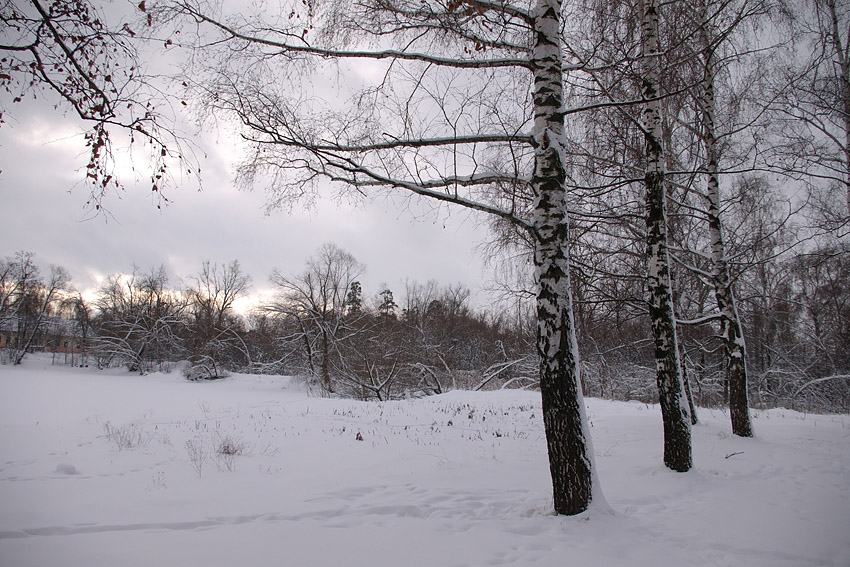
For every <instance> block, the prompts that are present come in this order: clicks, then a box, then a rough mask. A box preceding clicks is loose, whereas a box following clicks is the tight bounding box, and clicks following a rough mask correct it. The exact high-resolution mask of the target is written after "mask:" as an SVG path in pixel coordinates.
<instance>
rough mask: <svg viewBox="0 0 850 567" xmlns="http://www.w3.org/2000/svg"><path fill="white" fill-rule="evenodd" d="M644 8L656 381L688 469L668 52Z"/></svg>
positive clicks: (667, 458) (668, 444) (667, 428)
mask: <svg viewBox="0 0 850 567" xmlns="http://www.w3.org/2000/svg"><path fill="white" fill-rule="evenodd" d="M640 10H641V12H640V13H641V32H642V36H641V48H642V60H643V97H644V100H646V101H647V102H646V103H645V105H644V110H643V113H642V115H641V126H642V128H643V131H644V140H645V144H646V169H645V177H644V183H645V186H646V229H647V233H646V239H647V287H648V291H649V314H650V319H651V321H652V334H653V337H654V339H655V366H656V380H657V383H658V394H659V400H660V402H661V415H662V419H663V422H664V464H665V465H667V467H668V468H670V469H672V470H675V471H679V472H684V471H688V470H690V468H691V466H692V464H693V458H692V454H691V422H690V410H689V408H688V404H687V400H686V399H685V395H684V383H683V381H682V369H681V363H680V360H679V344H678V340H677V338H676V319H675V314H674V311H673V299H672V291H671V286H670V263H669V257H668V252H667V215H666V199H667V193H666V187H665V182H664V151H663V148H662V145H661V139H662V134H661V101H660V99H659V98H658V97H659V85H660V66H661V62H660V58H661V56H662V55H661V47H660V41H659V36H658V19H659V18H658V5H657V2H656V0H643V1H642V2H641V3H640Z"/></svg>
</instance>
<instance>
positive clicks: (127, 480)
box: [0, 358, 850, 567]
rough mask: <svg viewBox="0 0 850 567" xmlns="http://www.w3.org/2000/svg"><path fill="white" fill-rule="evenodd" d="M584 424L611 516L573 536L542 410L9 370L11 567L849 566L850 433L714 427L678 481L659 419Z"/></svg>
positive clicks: (1, 382)
mask: <svg viewBox="0 0 850 567" xmlns="http://www.w3.org/2000/svg"><path fill="white" fill-rule="evenodd" d="M588 414H589V416H590V419H591V422H592V429H591V431H592V433H593V440H594V446H595V450H596V454H597V465H598V468H599V474H600V477H601V481H602V487H603V491H604V492H605V496H606V498H607V501H608V504H609V505H610V509H608V508H605V507H600V508H598V509H595V510H593V511H592V512H589V513H587V514H585V515H582V516H580V517H577V518H563V517H555V516H553V515H552V514H551V513H550V507H551V505H550V495H549V492H550V487H549V477H548V470H547V461H546V456H545V453H544V451H545V444H544V442H543V431H542V423H541V419H540V406H539V395H538V394H536V393H532V392H517V391H512V392H491V393H469V392H452V393H449V394H445V395H442V396H436V397H432V398H427V399H422V400H410V401H399V402H388V403H361V402H356V401H351V400H334V399H319V398H315V397H311V396H309V395H308V394H307V393H306V392H305V391H304V389H303V388H301V387H300V385H299V384H298V383H295V382H293V381H291V380H290V379H288V378H281V377H269V376H244V375H243V376H234V377H232V378H230V379H228V380H225V381H219V382H214V383H189V382H186V381H185V380H183V379H182V378H181V377H180V376H179V374H178V373H173V374H155V375H150V376H137V375H132V374H127V373H125V372H121V371H110V372H105V373H104V372H96V371H93V370H89V369H68V368H62V367H53V366H50V365H49V363H47V362H45V361H43V360H39V359H37V358H36V359H32V360H30V361H28V362H27V363H26V364H25V365H24V366H23V367H17V368H16V367H9V366H0V432H2V433H0V565H2V566H3V567H6V566H8V567H18V566H20V567H25V566H39V567H42V566H50V565H62V566H63V567H68V566H99V565H108V566H111V567H112V566H114V567H130V566H144V567H148V566H151V565H157V566H171V565H174V566H177V565H180V566H194V565H199V566H200V565H202V566H204V567H213V566H219V565H220V566H233V565H245V567H255V566H264V565H276V566H279V565H291V566H326V565H327V566H331V565H333V566H340V565H345V566H360V565H362V566H369V567H383V566H393V567H396V566H400V565H405V566H434V567H444V566H453V565H457V566H467V565H508V564H513V565H541V566H542V565H547V566H548V565H551V566H559V567H563V566H569V565H585V566H588V565H589V566H594V565H600V566H603V565H604V566H611V565H629V566H653V567H657V566H660V565H676V564H678V565H689V566H701V565H706V566H708V565H711V566H712V567H721V566H725V565H728V566H733V565H736V566H737V565H739V566H748V567H750V566H753V567H755V566H765V567H767V566H770V567H785V566H787V567H792V566H793V567H805V566H848V565H850V417H849V416H814V415H803V414H798V413H795V412H792V411H787V410H772V411H769V412H755V416H756V419H755V426H756V433H757V438H756V439H739V438H734V437H732V436H731V433H730V428H729V424H728V418H727V416H725V415H724V414H723V413H722V412H720V411H716V410H715V411H710V410H702V412H701V418H702V423H701V424H700V425H698V426H696V427H695V428H694V454H695V463H696V468H695V470H694V471H692V472H689V473H686V474H677V473H673V472H670V471H668V470H666V469H665V468H664V467H663V465H662V464H661V418H660V415H659V410H658V408H657V406H647V405H644V404H637V403H618V402H609V401H604V400H596V399H591V400H588ZM228 445H229V446H231V447H233V448H235V449H237V451H236V452H237V453H240V454H234V455H229V456H228V455H220V454H217V453H216V450H217V449H220V448H222V447H223V446H228ZM204 452H205V453H206V455H202V453H204ZM199 468H200V474H199V470H198V469H199Z"/></svg>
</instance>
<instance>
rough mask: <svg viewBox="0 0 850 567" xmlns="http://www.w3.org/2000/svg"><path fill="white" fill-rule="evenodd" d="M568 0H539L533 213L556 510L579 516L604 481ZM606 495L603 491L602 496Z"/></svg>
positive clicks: (546, 422) (540, 350) (542, 374)
mask: <svg viewBox="0 0 850 567" xmlns="http://www.w3.org/2000/svg"><path fill="white" fill-rule="evenodd" d="M560 13H561V3H560V1H559V0H538V3H537V15H536V18H535V43H534V52H533V56H532V57H533V63H534V64H533V71H534V131H533V138H534V151H535V154H534V164H535V167H534V175H533V178H532V187H533V190H534V194H535V201H534V215H533V219H532V225H533V232H534V238H535V249H534V265H535V276H536V280H537V284H538V292H537V351H538V354H539V355H540V361H541V362H540V390H541V394H542V401H543V422H544V426H545V430H546V442H547V446H548V450H549V469H550V472H551V475H552V486H553V495H554V501H555V512H556V513H558V514H569V515H572V514H578V513H580V512H583V511H585V510H586V509H587V508H588V506H589V505H590V502H591V501H592V500H593V499H594V496H595V495H596V494H595V493H596V492H597V490H595V489H594V485H595V484H597V482H596V479H595V474H594V464H593V449H592V445H591V441H590V435H589V431H588V426H587V419H586V416H585V411H584V400H583V396H582V391H581V380H580V375H579V354H578V344H577V342H576V337H575V323H574V320H573V309H572V297H571V288H570V270H569V262H570V259H569V248H568V245H567V242H568V239H567V237H568V236H569V219H568V217H567V199H566V197H567V195H566V191H565V188H564V184H565V180H566V170H565V164H564V162H563V152H562V150H561V144H562V137H563V130H564V116H563V113H562V106H563V87H562V62H561V48H560V44H559V42H558V37H559V18H560ZM600 496H601V495H600Z"/></svg>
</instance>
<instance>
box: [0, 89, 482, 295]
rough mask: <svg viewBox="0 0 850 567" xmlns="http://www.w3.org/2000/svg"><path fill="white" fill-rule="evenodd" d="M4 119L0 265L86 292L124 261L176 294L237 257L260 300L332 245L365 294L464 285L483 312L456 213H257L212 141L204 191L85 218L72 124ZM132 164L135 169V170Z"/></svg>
mask: <svg viewBox="0 0 850 567" xmlns="http://www.w3.org/2000/svg"><path fill="white" fill-rule="evenodd" d="M10 110H11V111H12V112H7V113H6V114H5V116H4V118H5V119H6V123H5V124H3V125H2V126H0V170H2V173H0V202H2V205H0V242H2V245H0V256H2V257H5V256H12V255H13V254H14V253H15V252H16V251H19V250H26V251H31V252H34V253H35V254H36V255H37V258H38V260H39V263H40V265H41V266H42V269H43V270H45V271H46V269H47V266H48V265H49V264H58V265H62V266H64V267H66V268H67V269H68V270H69V271H70V273H71V275H72V277H73V280H74V285H75V286H76V288H77V289H80V290H83V291H86V290H93V289H96V287H97V286H98V284H99V282H101V281H102V279H103V278H104V277H106V276H107V275H109V274H113V273H119V272H129V271H130V270H131V269H132V266H133V264H134V263H135V264H136V265H138V266H139V268H141V269H142V270H147V269H149V268H152V267H157V266H159V265H160V264H164V265H165V266H166V268H167V270H168V272H169V274H170V276H171V282H172V284H174V285H177V284H178V283H179V279H180V278H187V277H189V276H191V275H192V274H194V273H197V271H198V270H199V268H200V266H201V262H202V261H204V260H210V261H211V262H218V263H224V262H229V261H230V260H233V259H238V260H239V261H240V263H241V264H242V267H243V269H244V271H245V272H246V273H248V274H250V275H251V276H252V278H253V281H254V286H253V290H252V292H253V293H254V294H255V295H256V294H262V293H264V292H267V289H268V287H269V284H268V276H269V274H270V273H271V271H272V269H274V268H277V269H279V270H280V271H281V272H282V273H284V274H297V273H300V272H301V271H302V270H303V268H304V263H305V260H306V259H307V258H308V257H309V256H310V255H311V254H313V252H314V251H315V250H316V249H317V248H318V247H319V246H320V245H321V244H322V243H323V242H334V243H336V244H337V245H339V246H340V247H342V248H343V249H345V250H347V251H348V252H350V253H352V254H353V255H354V256H355V257H356V258H357V259H358V260H360V261H361V262H362V263H364V264H366V266H367V272H366V274H365V275H364V277H363V278H361V281H362V284H363V289H364V293H365V294H366V295H367V296H372V295H374V294H377V293H378V291H379V289H378V287H379V286H380V284H382V283H386V284H388V285H389V287H390V289H392V290H393V291H394V292H395V293H396V297H397V298H399V299H400V298H401V297H402V295H403V289H404V286H403V283H402V282H403V280H405V279H406V278H407V279H410V280H415V281H419V282H423V283H424V282H425V281H427V280H429V279H436V280H437V281H439V282H440V283H443V284H453V283H458V282H460V283H463V284H465V285H467V286H468V287H469V288H470V289H471V290H472V291H473V293H475V294H476V302H477V303H485V302H486V293H482V292H481V290H482V289H483V288H484V287H486V279H487V272H486V270H485V268H484V265H483V261H482V259H481V257H480V252H479V251H477V250H476V245H478V244H480V242H481V241H482V240H483V239H484V238H485V236H486V230H485V228H484V227H483V226H482V225H481V223H480V220H481V219H480V218H476V217H474V216H470V214H469V213H467V212H465V211H462V210H456V209H455V210H451V211H449V210H446V209H444V210H443V211H442V212H441V213H439V214H433V213H431V214H425V213H423V212H422V210H419V211H418V212H416V211H410V210H409V207H406V206H405V205H404V204H403V203H393V202H388V201H386V200H382V201H378V202H373V203H368V204H365V205H360V206H357V207H355V206H351V205H347V204H344V203H337V202H335V201H333V200H332V199H329V198H328V199H324V200H321V201H320V202H319V203H317V205H316V207H315V208H314V209H313V210H303V209H296V210H294V211H293V212H292V213H287V212H285V211H279V212H274V213H272V214H270V215H266V214H265V208H264V202H265V196H264V195H263V193H262V191H261V190H257V191H255V192H245V191H239V190H237V189H235V188H234V187H233V184H232V180H233V175H232V166H233V165H234V163H235V161H236V158H237V157H238V156H237V155H234V151H233V149H232V148H233V146H232V144H231V143H229V141H228V138H227V136H226V135H219V136H218V137H217V138H212V137H211V136H207V138H209V140H208V141H206V142H204V146H203V147H204V150H206V151H207V152H208V153H209V157H208V158H206V159H205V160H204V161H203V163H202V169H203V171H204V172H205V173H204V177H203V190H202V191H200V192H199V191H198V190H197V185H196V184H192V183H191V182H188V181H187V182H186V183H185V184H182V185H181V186H179V187H176V188H172V189H171V190H170V191H169V192H168V196H169V197H170V198H171V203H170V204H169V205H168V206H164V207H163V208H162V210H158V209H157V207H156V204H157V203H156V201H155V200H154V199H152V198H151V195H150V189H149V185H148V186H145V185H144V184H139V185H138V186H137V187H132V186H128V190H127V191H126V192H124V193H123V194H121V195H118V194H113V195H111V196H109V197H108V198H107V200H106V201H105V202H104V205H105V207H106V208H107V209H108V210H109V214H108V215H104V214H101V215H99V216H95V217H93V218H92V214H91V213H90V211H88V210H87V209H86V208H85V203H86V198H87V191H86V188H85V187H84V186H82V184H80V181H81V179H82V178H83V173H82V170H81V168H82V167H84V166H85V164H86V161H87V160H86V158H87V154H86V153H85V147H84V145H83V142H82V136H81V134H80V131H81V130H80V127H79V125H76V124H75V123H74V122H73V120H71V119H70V118H67V117H64V118H63V116H62V114H61V112H60V111H57V110H55V109H54V108H53V106H52V105H51V104H49V103H47V102H45V103H43V104H40V103H39V102H38V101H36V102H32V101H27V102H24V103H23V104H19V105H16V106H13V107H12V108H11V109H10ZM137 165H139V167H140V169H141V170H142V171H144V170H143V168H144V165H145V164H144V163H138V164H137ZM125 180H127V179H126V178H125ZM413 208H416V204H414V205H413ZM420 209H421V207H420Z"/></svg>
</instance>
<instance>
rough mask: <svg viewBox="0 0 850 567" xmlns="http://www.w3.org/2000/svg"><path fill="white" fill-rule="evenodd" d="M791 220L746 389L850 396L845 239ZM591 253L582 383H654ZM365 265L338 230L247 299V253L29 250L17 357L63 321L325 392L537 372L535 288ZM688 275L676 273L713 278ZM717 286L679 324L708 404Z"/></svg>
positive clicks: (645, 338)
mask: <svg viewBox="0 0 850 567" xmlns="http://www.w3.org/2000/svg"><path fill="white" fill-rule="evenodd" d="M744 216H745V217H747V218H749V219H750V220H751V221H752V222H756V221H753V219H752V216H751V215H747V214H744ZM758 222H763V219H762V221H758ZM762 228H764V227H762ZM748 230H750V231H755V229H754V227H752V226H750V227H749V229H748ZM784 232H786V230H785V229H780V230H775V231H773V232H772V235H771V237H770V238H769V239H768V238H760V239H758V249H757V250H752V251H749V252H747V256H749V257H751V258H752V260H751V261H750V262H749V263H748V268H747V269H745V270H742V271H741V272H740V273H736V276H735V280H736V289H737V290H738V294H737V296H738V297H739V298H740V301H739V316H740V319H741V322H742V326H743V328H744V329H746V330H747V331H746V332H745V339H746V343H747V344H748V345H749V349H748V359H747V364H748V368H749V371H750V374H751V378H750V381H749V388H748V398H749V400H750V401H751V404H752V405H755V406H757V407H776V406H785V407H792V408H797V409H802V410H806V411H848V410H850V378H848V376H850V332H848V329H850V325H848V321H850V286H848V285H847V283H846V282H847V281H850V254H848V251H847V250H846V249H840V248H835V247H828V248H818V249H815V250H810V249H801V250H799V251H796V252H795V251H792V252H787V251H785V248H786V246H787V241H788V238H789V236H788V235H786V234H783V233H784ZM742 254H743V253H742ZM587 267H588V266H584V267H583V268H582V269H579V268H578V267H577V268H574V270H573V273H574V276H575V277H574V278H573V282H574V298H575V305H576V325H577V329H578V336H579V337H580V340H579V350H580V352H581V356H582V360H583V363H582V388H583V390H584V392H585V394H586V395H591V396H598V397H603V398H611V399H619V400H641V401H646V402H652V401H655V400H656V399H657V398H656V396H657V392H656V390H655V387H654V378H653V376H654V375H653V372H652V370H651V367H652V365H653V357H654V348H655V347H654V345H653V341H652V339H651V333H650V330H649V328H650V325H649V317H648V313H647V310H646V309H645V308H642V307H641V304H640V301H639V300H637V297H639V296H640V293H641V289H642V284H641V282H640V281H639V278H631V279H630V280H627V279H626V278H615V277H611V274H610V272H607V271H606V273H605V274H599V273H596V272H592V271H590V270H588V269H586V268H587ZM606 270H611V267H610V266H609V267H608V268H606ZM364 271H365V267H364V266H363V265H362V264H360V263H359V262H358V261H357V260H356V259H355V258H354V257H352V256H351V255H350V254H349V253H347V252H345V251H344V250H342V249H340V248H339V247H337V246H335V245H333V244H325V245H323V246H322V247H321V248H319V250H317V251H316V253H315V254H314V256H312V257H311V258H309V259H308V260H307V261H306V264H305V269H304V271H303V272H301V273H299V274H290V275H283V274H281V273H280V272H278V271H274V272H273V274H272V276H271V277H270V280H269V281H270V283H271V284H272V285H273V286H274V288H275V289H276V292H277V293H276V295H275V297H274V298H273V299H272V300H270V301H268V302H267V303H266V304H264V305H259V306H256V307H255V308H253V309H252V310H251V311H250V312H248V313H244V314H240V313H236V312H235V311H234V310H233V303H234V300H236V299H237V298H239V297H243V296H245V295H247V294H248V293H249V290H250V287H251V278H250V276H249V275H247V274H245V273H243V271H242V269H241V266H240V264H239V262H238V261H232V262H230V263H227V264H215V263H211V262H203V263H202V265H201V269H200V270H199V271H198V273H196V274H194V275H193V276H191V277H188V278H186V280H185V281H184V282H183V283H182V284H181V285H178V286H174V287H172V286H171V282H170V281H169V277H168V274H167V273H166V271H165V270H164V268H158V269H150V270H148V271H144V270H140V269H138V268H134V269H133V270H132V271H131V272H130V273H128V274H115V275H112V276H109V277H108V278H107V279H106V280H105V282H104V283H103V284H102V286H101V287H100V289H99V290H97V292H96V293H95V294H94V295H93V296H89V299H86V298H85V297H83V296H82V294H81V293H80V292H79V291H77V290H75V289H74V288H73V286H72V282H71V278H70V276H69V275H68V272H67V270H65V269H64V268H61V267H56V266H51V267H50V272H49V275H48V276H47V277H43V276H42V275H41V271H40V269H39V267H38V265H37V262H36V258H35V255H34V254H32V253H29V252H19V253H17V254H15V255H14V256H11V257H6V258H4V259H2V260H0V289H2V296H0V299H2V301H0V334H2V335H3V346H4V350H3V360H4V361H5V362H10V363H20V362H21V361H22V360H23V358H24V356H25V355H26V353H27V352H28V351H30V350H33V349H34V348H35V349H45V348H47V349H48V350H49V349H50V348H51V346H50V345H49V344H47V342H46V341H45V340H44V338H45V337H48V336H52V335H57V336H58V335H59V334H60V333H61V334H64V335H65V336H66V338H67V337H68V336H71V337H73V338H74V339H75V342H74V344H75V345H77V347H76V350H77V351H78V352H76V354H77V355H78V356H77V357H75V358H73V361H74V362H75V363H76V364H92V365H95V366H99V367H107V366H116V365H122V366H125V367H126V368H128V370H131V371H133V372H140V373H146V372H150V371H153V370H158V369H170V368H172V367H173V365H174V363H175V362H178V361H187V363H186V365H185V368H184V369H183V371H184V372H185V373H186V375H187V377H189V378H191V379H194V380H197V379H215V378H221V377H224V376H226V375H227V374H228V373H229V372H233V371H242V372H254V373H276V374H297V375H303V376H307V377H309V378H310V379H311V380H312V383H314V385H315V387H316V389H317V391H320V392H322V393H326V394H330V393H334V394H337V395H346V396H353V397H357V398H361V399H381V400H385V399H391V398H395V397H400V396H405V395H423V394H431V393H439V392H444V391H447V390H451V389H458V388H460V389H492V388H501V387H537V386H538V380H539V377H538V376H537V372H536V366H537V364H538V355H537V353H536V352H535V348H534V334H535V333H534V314H533V310H532V306H531V305H530V304H529V302H528V301H527V300H523V299H522V298H521V297H518V296H517V295H516V294H511V295H509V296H506V297H505V298H504V301H501V302H497V303H496V304H494V305H493V306H491V307H490V308H488V309H487V310H482V309H476V308H475V307H474V305H473V303H472V301H471V292H470V290H468V289H467V288H465V287H463V286H459V285H448V286H442V285H440V284H439V283H438V282H436V281H429V282H427V283H418V282H405V283H404V284H403V287H402V288H401V289H398V290H396V292H398V297H399V298H400V299H399V300H398V301H396V299H395V297H396V293H395V292H394V291H393V290H391V289H390V288H389V287H388V286H382V288H381V289H380V290H378V291H377V293H374V294H373V295H371V296H369V295H364V291H363V289H362V287H361V285H360V283H359V278H360V277H361V276H362V275H363V273H364ZM618 280H619V281H618ZM683 280H684V278H680V279H679V281H677V289H682V290H685V291H687V288H688V286H698V285H699V281H698V279H697V278H692V279H691V281H683ZM681 295H683V296H687V295H688V294H685V293H684V292H682V294H681ZM617 297H619V298H620V299H616V300H615V299H614V298H617ZM629 298H631V299H629ZM711 299H712V298H711V296H710V294H709V293H708V292H706V291H704V292H703V293H702V295H701V297H700V298H699V299H698V301H693V302H690V301H689V302H687V303H686V302H680V303H679V305H677V311H678V312H679V314H680V316H681V318H682V320H683V321H684V322H685V323H686V324H683V325H680V330H681V334H680V339H679V340H680V346H681V352H682V365H683V368H684V374H685V383H686V384H687V385H688V390H689V396H690V398H691V402H692V403H693V405H695V406H702V407H717V406H724V405H727V404H728V400H729V394H730V392H729V390H730V380H731V377H730V373H729V371H728V366H727V365H726V362H725V360H726V359H725V356H724V354H723V341H724V339H723V336H722V335H719V334H718V333H717V329H718V328H719V327H718V326H717V323H716V320H715V319H713V318H704V319H698V318H696V317H694V316H695V315H696V314H698V313H702V312H703V311H704V310H706V309H708V306H709V305H710V303H711ZM700 302H701V303H700ZM688 317H694V318H693V319H692V320H687V318H688ZM57 321H61V322H62V324H57ZM57 329H58V330H57ZM13 337H14V339H13Z"/></svg>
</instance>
